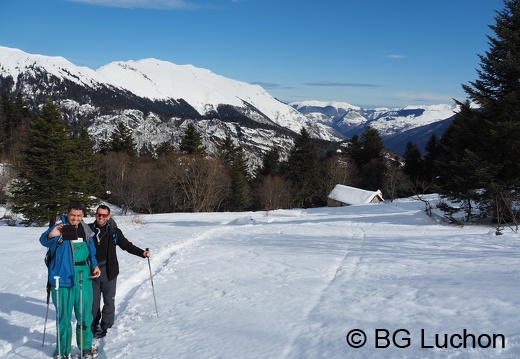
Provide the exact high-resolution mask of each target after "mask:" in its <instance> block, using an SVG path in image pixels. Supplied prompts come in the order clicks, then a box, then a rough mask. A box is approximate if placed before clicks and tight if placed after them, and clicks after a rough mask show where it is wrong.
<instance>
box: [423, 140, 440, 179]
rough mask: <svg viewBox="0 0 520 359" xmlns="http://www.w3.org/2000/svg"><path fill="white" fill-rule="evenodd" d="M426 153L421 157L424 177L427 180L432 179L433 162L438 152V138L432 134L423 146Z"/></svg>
mask: <svg viewBox="0 0 520 359" xmlns="http://www.w3.org/2000/svg"><path fill="white" fill-rule="evenodd" d="M424 150H425V151H426V154H425V155H424V157H423V165H424V177H425V178H426V179H428V180H433V179H434V177H435V170H434V163H435V161H436V160H437V156H438V152H439V139H438V138H437V136H436V135H435V133H434V134H432V136H431V137H430V139H429V140H428V142H427V143H426V146H425V147H424Z"/></svg>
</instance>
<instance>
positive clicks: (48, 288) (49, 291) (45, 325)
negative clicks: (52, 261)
mask: <svg viewBox="0 0 520 359" xmlns="http://www.w3.org/2000/svg"><path fill="white" fill-rule="evenodd" d="M50 299H51V285H50V283H49V282H47V311H46V312H45V323H44V324H43V339H42V347H43V346H44V345H45V331H46V330H47V318H49V302H50Z"/></svg>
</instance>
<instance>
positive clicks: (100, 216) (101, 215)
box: [96, 213, 109, 218]
mask: <svg viewBox="0 0 520 359" xmlns="http://www.w3.org/2000/svg"><path fill="white" fill-rule="evenodd" d="M108 216H109V215H108V214H103V213H96V218H108Z"/></svg>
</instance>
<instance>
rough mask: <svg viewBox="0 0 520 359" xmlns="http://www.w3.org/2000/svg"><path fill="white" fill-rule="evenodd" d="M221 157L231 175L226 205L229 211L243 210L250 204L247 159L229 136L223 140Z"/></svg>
mask: <svg viewBox="0 0 520 359" xmlns="http://www.w3.org/2000/svg"><path fill="white" fill-rule="evenodd" d="M222 151H223V158H224V161H225V163H226V164H227V166H228V169H229V175H230V177H231V188H230V194H229V197H228V200H227V207H228V209H229V210H231V211H243V210H245V209H247V208H248V207H249V206H250V204H251V197H252V196H251V194H250V185H249V175H248V166H247V160H246V157H245V154H244V151H243V149H242V148H241V147H238V146H235V144H234V143H233V140H232V139H231V136H229V135H227V136H226V139H225V140H224V146H223V149H222Z"/></svg>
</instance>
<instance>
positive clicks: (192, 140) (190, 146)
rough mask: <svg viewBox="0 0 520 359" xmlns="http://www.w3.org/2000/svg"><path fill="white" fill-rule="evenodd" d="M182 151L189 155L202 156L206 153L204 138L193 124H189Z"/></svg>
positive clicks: (183, 137)
mask: <svg viewBox="0 0 520 359" xmlns="http://www.w3.org/2000/svg"><path fill="white" fill-rule="evenodd" d="M180 149H181V151H182V152H184V153H187V154H190V155H191V154H200V155H203V154H205V153H206V149H205V148H204V146H203V144H202V136H201V135H200V133H199V131H197V128H196V127H195V125H194V124H193V123H191V122H190V123H188V126H187V127H186V130H185V131H184V136H182V138H181V144H180Z"/></svg>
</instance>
